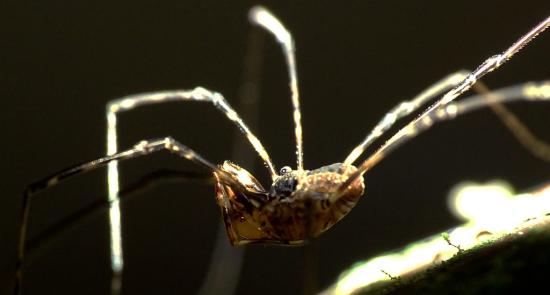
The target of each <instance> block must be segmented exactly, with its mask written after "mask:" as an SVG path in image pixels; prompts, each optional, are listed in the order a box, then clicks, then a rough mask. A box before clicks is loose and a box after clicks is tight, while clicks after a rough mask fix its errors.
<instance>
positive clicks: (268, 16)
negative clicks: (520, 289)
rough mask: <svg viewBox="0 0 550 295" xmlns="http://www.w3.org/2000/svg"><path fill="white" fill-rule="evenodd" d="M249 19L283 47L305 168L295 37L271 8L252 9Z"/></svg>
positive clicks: (300, 156) (299, 152) (300, 162)
mask: <svg viewBox="0 0 550 295" xmlns="http://www.w3.org/2000/svg"><path fill="white" fill-rule="evenodd" d="M248 16H249V20H250V22H251V23H252V24H255V25H258V26H261V27H263V28H265V29H266V30H268V31H269V32H271V33H272V34H273V35H274V36H275V38H276V39H277V41H278V42H279V43H280V44H281V46H282V47H283V53H284V55H285V58H286V64H287V67H288V75H289V80H290V92H291V96H292V97H291V98H292V109H293V110H292V116H293V118H294V133H295V136H296V157H297V165H298V167H297V168H298V170H303V169H304V147H303V139H302V113H301V112H300V93H299V91H298V75H297V74H296V55H295V54H294V52H295V47H294V39H293V38H292V35H291V34H290V32H289V31H288V30H287V29H286V28H285V27H284V26H283V24H282V23H281V21H279V20H278V19H277V18H276V17H275V16H274V15H273V14H272V13H271V12H270V11H269V10H267V9H265V8H264V7H261V6H255V7H253V8H252V9H250V12H249V15H248Z"/></svg>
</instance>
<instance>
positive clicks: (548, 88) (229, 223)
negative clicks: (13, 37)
mask: <svg viewBox="0 0 550 295" xmlns="http://www.w3.org/2000/svg"><path fill="white" fill-rule="evenodd" d="M249 16H250V21H251V22H252V23H253V24H255V25H258V26H261V27H263V28H265V29H266V30H268V31H269V32H271V33H272V34H273V35H274V36H275V38H276V39H277V41H278V42H279V43H280V44H281V46H282V49H283V53H284V56H285V58H286V63H287V67H288V72H289V78H290V92H291V98H292V106H293V118H294V124H295V138H296V148H297V151H296V155H297V168H296V169H295V170H293V169H291V168H290V167H288V166H286V167H283V168H282V169H281V170H280V172H279V173H277V170H276V169H275V166H274V164H273V162H272V161H271V158H270V156H269V154H268V153H267V151H266V149H265V148H264V146H263V145H262V143H261V142H260V141H259V140H258V138H257V137H256V136H255V135H254V134H253V133H252V131H251V130H249V128H248V127H247V125H246V124H245V123H244V122H243V121H242V120H241V118H240V116H239V115H238V114H237V112H236V111H235V110H234V109H233V108H232V107H231V106H230V105H229V103H228V102H227V101H226V100H225V98H224V97H223V96H222V95H221V94H220V93H217V92H214V91H210V90H207V89H205V88H202V87H197V88H195V89H193V90H176V91H166V92H154V93H145V94H138V95H131V96H127V97H124V98H121V99H117V100H113V101H111V102H110V103H109V104H108V105H107V125H108V127H107V154H108V155H107V156H105V157H102V158H99V159H97V160H94V161H91V162H87V163H84V164H81V165H77V166H74V167H72V168H69V169H66V170H62V171H60V172H58V173H56V174H54V175H52V176H49V177H46V178H44V179H42V180H40V181H37V182H35V183H33V184H31V185H30V186H28V187H27V190H26V193H25V195H24V200H23V207H22V214H21V216H22V217H21V218H22V220H21V227H20V239H19V245H18V262H19V263H18V270H17V281H18V282H17V286H16V292H18V291H17V290H19V292H20V284H21V263H22V261H23V258H24V250H25V237H26V230H27V220H28V216H29V209H30V201H31V198H32V197H33V196H34V195H35V194H37V193H38V192H40V191H42V190H44V189H46V188H49V187H51V186H53V185H55V184H57V183H59V182H60V181H62V180H65V179H67V178H69V177H71V176H74V175H77V174H80V173H83V172H86V171H89V170H91V169H95V168H98V167H103V166H106V165H108V184H109V204H110V226H111V262H112V264H111V265H112V270H113V275H114V276H118V275H120V274H121V271H122V267H123V261H122V246H121V231H120V208H119V183H118V167H117V162H118V161H119V160H127V159H132V158H137V157H140V156H144V155H149V154H152V153H155V152H158V151H163V150H167V151H169V152H171V153H174V154H176V155H177V156H180V157H182V158H185V159H188V160H190V161H192V162H194V163H196V164H198V165H200V166H202V167H204V168H205V169H207V170H209V171H211V172H212V173H213V174H214V176H215V179H216V201H217V203H218V205H219V206H220V208H221V211H222V215H223V220H224V223H225V227H226V230H227V235H228V237H229V241H230V243H231V244H232V245H244V244H250V243H264V244H266V243H269V244H292V245H299V244H302V243H304V241H305V240H307V239H309V238H312V237H316V236H318V235H320V234H321V233H322V232H324V231H325V230H327V229H329V228H330V227H332V226H333V225H334V224H335V223H336V222H338V221H339V220H340V219H341V218H342V217H344V216H345V215H346V214H347V213H348V212H349V211H350V210H351V209H352V208H353V207H354V206H355V204H356V202H357V201H358V200H359V198H360V197H361V196H362V195H363V191H364V180H363V175H364V174H365V172H367V171H368V170H369V169H371V168H372V167H373V166H374V165H376V164H377V163H378V162H380V160H382V159H383V158H384V157H385V156H386V155H387V154H388V153H389V152H390V151H392V150H394V149H396V148H397V147H399V146H400V145H402V144H403V143H405V142H406V141H408V140H410V139H412V138H413V137H415V136H416V135H418V134H419V133H420V132H422V131H425V130H427V129H429V128H430V127H431V126H433V125H434V124H435V123H436V122H440V121H444V120H449V119H453V118H454V117H456V116H457V115H460V114H464V113H467V112H469V111H472V110H475V109H478V108H481V107H485V106H490V105H493V104H495V103H503V102H511V101H515V100H546V99H550V82H548V81H546V82H538V83H533V82H532V83H526V84H523V85H516V86H512V87H508V88H503V89H500V90H497V91H493V92H490V93H488V94H487V93H486V94H483V95H477V96H472V97H468V98H465V99H463V100H462V101H460V102H454V100H455V99H456V98H457V97H458V96H459V95H461V94H462V93H464V92H466V91H467V90H468V89H470V88H471V87H472V86H473V85H474V84H475V83H476V81H477V80H478V79H480V78H481V77H483V76H484V75H485V74H487V73H489V72H491V71H493V70H495V69H497V68H498V67H500V66H501V65H502V64H503V63H504V62H506V61H507V60H508V59H510V58H511V57H512V56H513V55H514V54H515V53H517V52H518V51H519V50H520V49H521V48H522V47H523V46H525V45H526V44H527V43H529V42H530V41H531V40H532V39H533V38H535V37H536V36H537V35H538V34H539V33H541V32H542V31H544V30H545V29H546V28H547V27H548V26H549V25H550V17H547V18H546V19H545V20H543V21H542V22H541V23H539V24H538V25H537V26H535V27H534V28H533V29H531V31H529V32H528V33H527V34H525V35H524V36H522V37H521V38H520V39H519V40H518V41H516V42H515V43H514V44H513V45H512V46H510V47H509V48H508V49H506V50H505V51H504V52H502V53H501V54H498V55H494V56H492V57H490V58H488V59H487V60H485V61H484V62H483V63H482V64H481V65H480V66H479V67H478V68H477V69H476V70H475V71H473V72H467V71H459V72H456V73H453V74H451V75H449V76H447V77H445V78H444V79H442V80H441V81H439V82H437V83H435V84H434V85H432V86H430V87H429V88H427V89H426V90H425V91H424V92H422V93H420V94H419V95H418V96H416V97H415V98H413V99H412V100H410V101H404V102H402V103H400V104H398V105H397V106H396V107H394V108H393V109H392V110H390V111H389V112H388V113H387V114H386V115H385V116H384V117H383V118H382V120H381V121H380V122H379V123H378V124H377V125H376V126H375V127H374V128H373V129H372V131H371V132H370V133H369V134H368V135H367V137H366V138H365V139H364V140H363V141H362V142H361V143H360V144H359V145H358V146H357V147H356V148H355V149H353V150H352V151H351V153H350V154H349V155H348V156H347V158H346V159H345V160H344V161H343V163H336V164H332V165H328V166H324V167H321V168H318V169H315V170H305V169H304V160H303V143H302V125H301V113H300V100H299V92H298V81H297V74H296V61H295V55H294V41H293V39H292V36H291V35H290V33H289V32H288V31H287V30H286V29H285V28H284V26H283V25H282V24H281V22H280V21H279V20H278V19H277V18H275V17H274V16H273V15H272V14H271V13H270V12H269V11H268V10H266V9H265V8H262V7H254V8H252V9H251V11H250V15H249ZM442 94H443V95H442ZM441 95H442V96H441ZM439 96H441V98H439V99H437V100H435V103H433V104H431V105H430V106H429V107H428V108H427V109H426V110H425V111H423V112H421V113H420V115H419V116H418V117H416V118H415V119H414V120H412V121H411V122H409V123H408V124H407V125H406V126H405V127H403V128H401V129H400V130H399V131H397V132H396V133H395V134H394V135H393V136H391V137H390V139H389V140H387V141H386V142H385V143H384V144H383V145H382V146H381V147H379V148H378V149H377V150H376V151H375V152H374V153H373V154H371V155H370V156H368V157H367V159H366V160H365V161H363V162H362V163H361V164H360V165H359V166H357V167H356V166H354V165H353V163H354V162H355V161H356V160H357V159H358V158H359V157H360V156H361V155H362V154H363V152H364V151H365V150H366V148H367V147H369V146H370V145H371V144H372V143H373V142H374V141H375V140H376V139H378V138H379V137H380V136H381V135H382V134H384V133H385V132H386V131H387V130H388V129H389V128H390V127H392V126H393V124H394V123H395V122H396V121H397V120H399V119H400V118H402V117H404V116H407V115H409V114H411V113H413V112H415V111H417V110H418V109H419V108H420V107H422V106H423V105H426V104H427V103H428V102H430V101H433V100H434V99H435V98H437V97H439ZM169 101H202V102H208V103H211V104H212V105H213V106H214V107H215V108H216V109H218V110H219V111H220V112H222V113H223V114H224V115H225V116H226V117H227V118H228V119H229V120H230V121H231V122H233V123H234V124H235V125H236V126H237V127H238V129H239V130H240V131H241V132H242V134H243V135H244V136H246V138H247V139H248V141H249V142H250V144H251V145H252V147H253V148H254V150H255V151H256V152H257V153H258V155H259V156H260V158H261V159H262V160H263V162H264V163H265V165H266V168H267V169H268V170H269V173H270V175H271V179H272V185H271V187H270V188H269V190H266V189H265V188H264V187H262V185H261V184H260V183H259V182H258V181H257V180H256V178H254V177H253V176H252V175H251V174H250V173H249V172H247V171H246V170H245V169H243V168H241V167H240V166H238V165H236V164H234V163H231V162H229V161H225V162H224V163H223V164H221V165H214V164H212V163H211V162H209V161H208V160H206V159H205V158H204V157H202V156H201V155H199V154H198V153H197V152H195V151H193V150H192V149H190V148H189V147H187V146H185V145H183V144H181V143H180V142H178V141H177V140H175V139H173V138H171V137H165V138H162V139H154V140H144V141H141V142H140V143H138V144H136V145H135V146H134V147H132V148H131V149H128V150H124V151H118V146H117V123H116V122H117V114H118V113H120V112H124V111H129V110H132V109H134V108H136V107H138V106H143V105H149V104H158V103H164V102H169ZM114 289H117V288H114Z"/></svg>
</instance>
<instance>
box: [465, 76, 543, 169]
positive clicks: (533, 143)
mask: <svg viewBox="0 0 550 295" xmlns="http://www.w3.org/2000/svg"><path fill="white" fill-rule="evenodd" d="M472 88H473V89H474V90H476V92H478V93H481V94H483V96H485V97H486V99H487V100H489V101H495V100H498V99H499V98H498V97H495V96H496V95H498V94H495V93H492V92H491V91H490V90H489V89H488V88H487V87H486V86H485V85H484V84H482V83H479V82H478V83H476V84H474V86H473V87H472ZM489 107H490V108H491V110H493V112H495V114H496V115H497V117H498V118H499V119H500V120H501V121H502V123H503V124H504V126H506V128H508V130H510V132H512V135H514V137H515V138H516V140H517V141H518V142H519V143H520V144H521V145H522V146H523V147H524V148H526V149H527V150H528V151H529V152H530V153H531V154H533V155H534V156H535V157H538V158H539V159H542V160H544V161H547V162H550V145H549V144H547V143H546V142H544V141H542V140H540V139H538V138H537V137H536V136H535V135H534V134H533V133H532V132H531V130H529V128H527V126H525V124H523V123H522V122H521V120H520V119H519V118H518V117H517V116H516V115H515V114H514V113H512V112H511V111H510V110H508V108H507V107H506V106H505V105H503V104H500V103H491V104H489Z"/></svg>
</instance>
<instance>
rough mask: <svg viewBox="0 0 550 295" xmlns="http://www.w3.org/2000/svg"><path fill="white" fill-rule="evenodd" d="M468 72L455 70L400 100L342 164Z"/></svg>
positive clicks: (349, 160)
mask: <svg viewBox="0 0 550 295" xmlns="http://www.w3.org/2000/svg"><path fill="white" fill-rule="evenodd" d="M469 73H470V72H469V71H466V70H461V71H457V72H455V73H452V74H450V75H448V76H446V77H445V78H443V79H441V80H439V81H437V82H436V83H434V84H433V85H431V86H430V87H428V88H427V89H425V90H424V91H422V92H421V93H420V94H418V95H417V96H416V97H414V98H413V99H411V100H407V101H403V102H400V103H399V104H398V105H396V106H395V107H393V108H392V109H391V110H390V111H389V112H388V113H387V114H386V115H384V117H383V118H382V120H380V122H378V124H376V126H374V128H373V129H372V130H371V131H370V132H369V134H368V135H367V137H365V139H364V140H363V142H361V143H360V144H359V145H358V146H357V147H355V148H354V149H353V150H352V151H351V153H350V154H349V155H348V156H347V158H346V159H345V160H344V164H347V165H351V164H353V162H355V160H357V158H358V157H359V156H361V154H363V153H364V152H365V150H366V149H367V148H368V147H369V146H370V145H371V144H372V143H373V142H374V141H375V140H376V139H378V138H379V137H380V136H382V134H384V132H386V131H387V130H388V129H390V128H391V127H392V126H393V124H395V123H396V122H397V121H398V120H399V119H401V118H403V117H405V116H408V115H410V114H411V113H413V112H414V111H416V110H418V109H419V108H420V107H422V106H423V105H425V104H426V103H428V102H429V101H431V100H432V99H434V98H436V97H437V96H439V95H441V94H443V93H444V92H445V91H448V90H450V89H452V88H453V87H456V86H458V84H459V83H460V82H462V80H464V79H465V78H466V77H467V76H468V74H469Z"/></svg>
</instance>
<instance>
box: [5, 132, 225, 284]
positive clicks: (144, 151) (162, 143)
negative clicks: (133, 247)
mask: <svg viewBox="0 0 550 295" xmlns="http://www.w3.org/2000/svg"><path fill="white" fill-rule="evenodd" d="M163 150H168V151H170V152H172V153H174V154H176V155H178V156H180V157H182V158H185V159H188V160H190V161H192V162H195V163H197V164H199V165H200V166H202V167H204V168H206V169H208V170H209V171H216V172H218V174H219V175H221V176H222V177H223V175H225V174H224V173H223V171H221V170H219V169H218V168H217V167H216V166H215V165H214V164H212V163H210V162H209V161H207V160H206V159H204V158H203V157H202V156H201V155H199V154H198V153H196V152H195V151H193V150H192V149H190V148H188V147H186V146H185V145H183V144H181V143H179V142H178V141H176V140H174V139H172V138H171V137H166V138H164V139H158V140H151V141H142V142H140V143H138V144H136V145H135V146H134V147H133V148H132V149H129V150H126V151H123V152H120V153H114V154H112V155H108V156H105V157H103V158H99V159H97V160H93V161H90V162H87V163H83V164H80V165H77V166H74V167H71V168H68V169H65V170H62V171H60V172H58V173H55V174H53V175H51V176H48V177H46V178H44V179H42V180H39V181H37V182H35V183H33V184H31V185H29V186H28V187H27V188H26V190H25V193H24V195H23V205H22V209H21V210H22V212H21V221H20V226H19V241H18V247H17V259H18V262H17V272H16V286H15V294H20V292H21V284H22V266H23V261H24V258H25V242H26V235H27V228H28V218H29V212H30V205H31V201H32V199H33V197H34V196H35V195H36V194H38V193H40V192H41V191H43V190H46V189H48V188H50V187H52V186H54V185H56V184H58V183H60V182H62V181H64V180H66V179H68V178H70V177H72V176H76V175H79V174H82V173H85V172H88V171H90V170H93V169H96V168H100V167H104V166H106V165H108V164H110V163H113V162H114V161H119V160H128V159H132V158H137V157H140V156H145V155H149V154H151V153H154V152H158V151H163ZM224 181H228V182H230V181H231V179H230V178H229V177H227V179H224ZM109 201H110V202H112V201H111V200H109ZM116 201H117V202H118V197H117V199H116Z"/></svg>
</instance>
